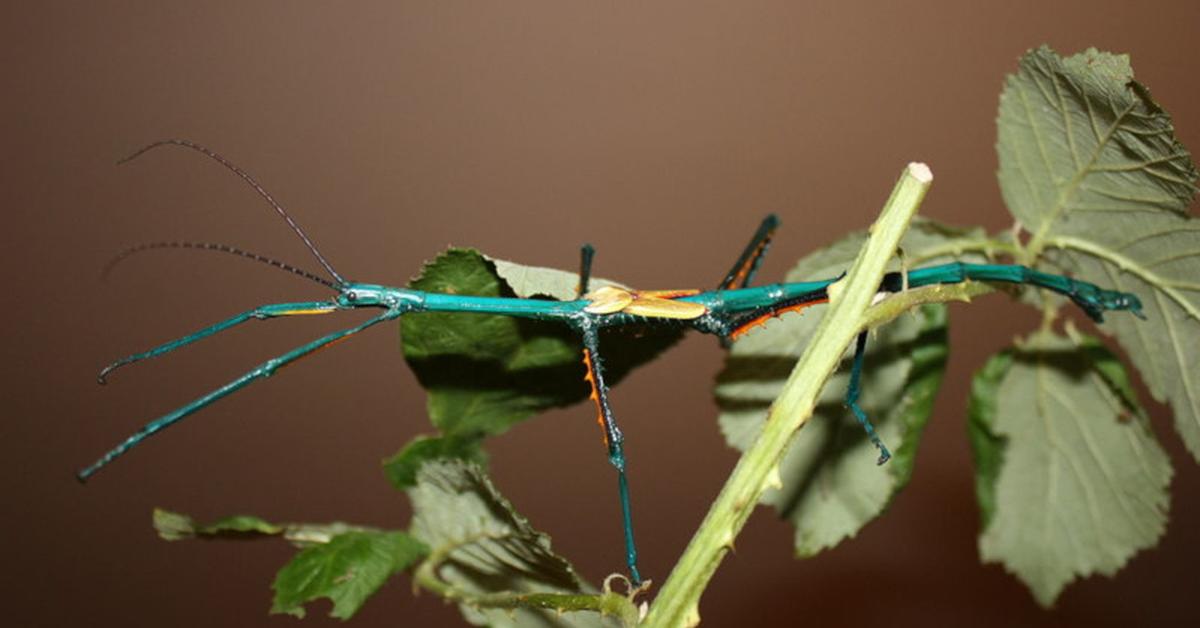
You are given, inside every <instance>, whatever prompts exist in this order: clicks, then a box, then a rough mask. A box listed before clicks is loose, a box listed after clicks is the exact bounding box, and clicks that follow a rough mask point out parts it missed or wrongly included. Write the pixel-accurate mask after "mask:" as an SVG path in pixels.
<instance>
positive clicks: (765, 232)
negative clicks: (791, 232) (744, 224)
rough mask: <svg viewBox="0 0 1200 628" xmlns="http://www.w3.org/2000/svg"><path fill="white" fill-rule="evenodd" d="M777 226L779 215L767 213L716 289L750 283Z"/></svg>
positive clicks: (726, 288)
mask: <svg viewBox="0 0 1200 628" xmlns="http://www.w3.org/2000/svg"><path fill="white" fill-rule="evenodd" d="M777 228H779V217H778V216H776V215H775V214H768V215H767V217H766V218H764V219H763V221H762V224H761V225H759V226H758V231H755V232H754V237H752V238H750V243H749V244H747V245H746V248H745V250H743V251H742V254H741V256H740V257H738V260H737V261H736V262H734V264H733V268H731V269H729V274H727V275H725V279H724V280H723V281H721V284H720V285H718V286H717V289H718V290H732V289H734V288H745V287H746V286H749V285H750V281H751V280H753V279H754V273H756V272H757V271H758V265H759V264H760V263H762V258H763V256H764V255H766V254H767V248H769V247H770V246H771V235H772V234H774V233H775V230H776V229H777ZM738 284H741V285H738Z"/></svg>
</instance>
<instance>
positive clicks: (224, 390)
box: [76, 309, 404, 482]
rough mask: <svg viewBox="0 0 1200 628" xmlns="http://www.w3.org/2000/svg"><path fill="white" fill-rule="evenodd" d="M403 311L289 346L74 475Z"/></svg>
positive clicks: (96, 467)
mask: <svg viewBox="0 0 1200 628" xmlns="http://www.w3.org/2000/svg"><path fill="white" fill-rule="evenodd" d="M403 313H404V310H400V309H389V310H387V311H385V312H384V313H383V314H380V315H379V316H376V317H374V318H372V319H369V320H367V321H365V322H363V323H361V324H359V325H355V326H354V327H350V328H347V329H342V330H340V331H336V332H333V333H331V334H328V335H326V336H322V337H320V338H318V339H316V340H313V341H311V342H309V343H307V344H304V345H302V346H300V347H297V348H295V349H292V350H291V351H288V352H287V353H284V354H283V355H280V356H278V357H275V358H271V359H270V360H267V361H266V362H263V363H262V364H260V365H258V366H257V367H255V368H254V369H253V370H251V371H249V372H247V373H244V374H242V375H241V376H240V377H238V378H237V379H234V380H233V381H231V382H229V383H228V384H225V385H224V386H222V387H220V388H218V389H216V390H214V391H212V392H210V393H208V394H206V395H204V396H203V397H200V398H198V399H196V400H194V401H192V402H191V403H188V404H187V405H184V406H181V407H179V408H176V409H175V410H172V411H171V412H168V413H167V414H164V415H163V416H161V417H159V418H157V419H155V420H153V421H151V422H150V423H147V424H146V425H145V426H143V427H142V429H140V430H138V431H136V432H134V433H133V434H132V435H131V436H129V437H128V438H126V439H125V440H124V441H122V442H121V443H120V444H119V445H117V446H116V447H114V448H112V449H110V450H109V451H108V453H105V454H104V455H103V456H101V457H100V458H99V459H98V460H97V461H96V462H94V463H92V465H91V466H89V467H87V468H86V469H83V470H82V471H80V472H79V473H78V474H76V475H77V477H78V478H79V480H80V481H81V482H82V481H86V480H87V479H88V478H89V477H91V476H92V475H93V474H95V473H96V472H97V471H99V470H100V469H102V468H103V467H104V466H105V465H107V464H108V463H110V462H112V461H113V460H116V459H117V458H119V457H120V456H121V455H123V454H124V453H125V452H127V451H129V450H130V449H133V448H134V447H136V446H137V445H138V444H139V443H141V442H142V441H144V440H145V439H146V438H149V437H150V436H153V435H154V434H156V433H158V432H159V431H161V430H163V429H165V428H167V427H170V426H171V425H173V424H175V423H176V422H178V421H180V420H182V419H184V418H185V417H187V416H188V415H190V414H192V413H193V412H196V411H197V410H200V409H202V408H204V407H206V406H208V405H209V404H211V403H212V402H214V401H216V400H218V399H220V398H222V397H225V396H226V395H229V394H231V393H234V392H237V391H238V390H240V389H242V388H243V387H245V386H246V385H247V384H250V383H251V382H253V381H255V380H258V379H262V378H265V377H269V376H270V375H271V374H272V373H274V372H275V371H276V370H278V369H280V368H282V367H284V366H286V365H288V364H290V363H292V362H295V361H297V360H299V359H301V358H304V357H306V356H309V355H311V354H312V353H313V352H315V351H317V350H318V349H321V348H323V347H325V346H327V345H330V344H332V343H334V342H337V341H338V340H342V339H344V338H346V337H349V336H351V335H353V334H357V333H358V332H360V331H362V330H364V329H366V328H368V327H370V326H372V325H375V324H377V323H381V322H383V321H388V320H392V319H394V318H397V317H399V316H400V315H401V314H403Z"/></svg>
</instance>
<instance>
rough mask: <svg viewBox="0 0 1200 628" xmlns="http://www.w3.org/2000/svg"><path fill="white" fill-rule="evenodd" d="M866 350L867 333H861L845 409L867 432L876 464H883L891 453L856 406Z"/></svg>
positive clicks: (864, 413) (847, 389) (855, 348)
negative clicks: (875, 450)
mask: <svg viewBox="0 0 1200 628" xmlns="http://www.w3.org/2000/svg"><path fill="white" fill-rule="evenodd" d="M866 349H867V332H866V331H862V332H859V334H858V339H857V340H856V341H855V343H854V365H853V366H852V367H850V385H849V386H847V387H846V407H848V408H850V411H851V412H853V413H854V416H856V417H858V422H859V424H861V425H862V427H863V429H864V430H866V432H867V437H868V438H870V439H871V443H872V444H874V445H875V447H877V448H879V459H878V460H876V461H875V463H876V464H883V463H885V462H887V461H888V460H889V459H890V458H891V457H892V452H890V451H888V448H887V446H886V445H884V444H883V441H882V440H880V439H879V436H878V435H876V434H875V426H874V425H871V419H869V418H867V413H866V412H863V409H862V408H860V407H859V405H858V394H859V386H860V384H861V380H862V369H863V356H864V355H865V354H866Z"/></svg>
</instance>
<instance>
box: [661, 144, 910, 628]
mask: <svg viewBox="0 0 1200 628" xmlns="http://www.w3.org/2000/svg"><path fill="white" fill-rule="evenodd" d="M932 181H933V176H932V174H931V173H930V172H929V169H928V168H927V167H926V166H925V165H924V164H909V165H908V167H907V168H905V170H904V172H903V173H902V174H901V176H900V180H899V181H898V182H897V183H896V187H895V188H894V189H893V190H892V195H891V197H890V198H888V201H887V203H886V204H885V205H884V208H883V211H882V213H881V214H880V216H879V218H878V220H876V222H875V224H874V225H873V226H872V227H871V237H870V239H869V240H868V241H867V243H866V244H865V245H864V246H863V248H862V250H861V251H859V254H858V258H857V259H856V260H855V261H854V265H853V266H852V267H851V269H850V272H849V274H848V275H847V276H846V278H845V279H843V280H842V281H839V282H838V283H837V284H834V285H833V286H830V290H829V292H830V307H829V308H828V310H826V313H825V316H824V318H822V319H821V323H820V325H819V326H818V328H817V331H816V334H815V335H814V336H813V340H812V342H810V343H809V345H808V348H807V349H806V350H805V352H804V355H802V356H801V357H800V361H799V362H797V363H796V367H795V368H794V369H793V370H792V374H791V376H790V377H789V378H788V381H787V384H786V385H785V386H784V389H783V392H782V393H781V394H780V396H779V398H778V399H776V400H775V403H774V404H773V405H772V406H771V410H770V413H769V415H768V416H767V421H766V423H765V425H764V426H763V430H762V433H761V434H759V436H758V439H757V440H756V441H755V442H754V444H753V445H752V446H751V447H750V448H749V449H748V450H746V453H744V454H743V455H742V457H741V459H740V460H739V461H738V463H737V466H736V467H735V468H734V470H733V473H732V475H730V477H729V480H728V481H727V482H726V483H725V486H724V488H722V489H721V493H720V494H719V495H718V496H717V499H716V501H715V502H713V505H712V507H711V508H710V509H709V511H708V515H706V516H705V518H704V521H703V522H702V523H701V524H700V528H699V529H698V530H697V531H696V534H695V536H693V537H692V540H691V542H690V543H689V544H688V547H687V549H686V550H684V553H683V556H681V557H680V559H679V562H678V563H677V564H676V565H675V568H674V570H672V571H671V574H670V576H669V577H668V578H667V581H666V584H664V585H663V588H662V591H661V592H660V593H659V595H658V597H657V598H655V600H654V603H653V604H652V605H651V607H650V613H649V615H648V616H647V618H646V622H645V625H646V626H656V627H668V626H670V627H674V626H694V625H696V624H698V623H700V611H699V603H700V596H701V595H702V594H703V592H704V589H705V587H706V586H707V584H708V582H709V580H710V579H711V578H712V576H713V574H714V573H715V572H716V570H717V566H718V565H720V563H721V559H722V558H723V557H724V556H725V553H726V552H727V551H729V550H730V549H731V548H732V547H733V541H734V539H735V538H736V537H737V535H738V533H739V532H740V531H741V529H742V526H744V525H745V523H746V520H747V519H748V518H749V517H750V512H751V511H752V510H754V507H755V505H757V504H758V501H759V498H761V497H762V494H763V492H764V491H766V489H767V488H770V487H772V486H779V485H780V480H779V462H780V460H781V459H782V458H783V455H784V453H785V452H786V451H787V448H788V445H789V444H790V443H791V439H792V435H793V434H795V432H796V430H798V429H800V428H801V427H802V426H803V425H804V424H805V422H807V421H808V419H809V417H811V416H812V413H813V409H814V407H815V405H816V401H817V396H818V395H819V394H820V392H821V389H822V388H823V387H824V386H825V381H826V380H827V379H828V378H829V376H830V375H831V374H832V373H833V371H834V369H835V368H837V365H838V363H839V362H840V361H841V359H842V356H843V355H844V354H845V351H846V347H847V346H848V345H849V344H850V342H851V340H853V339H854V337H855V335H856V334H858V332H859V330H860V329H861V328H862V324H863V313H864V312H865V311H866V310H867V308H868V307H869V306H870V305H871V300H872V299H873V298H874V296H875V292H876V290H877V289H878V287H879V282H880V279H881V278H882V277H883V273H884V269H885V267H886V265H887V262H888V260H889V259H891V257H892V255H893V254H894V253H895V252H896V248H897V246H898V245H899V243H900V238H901V236H903V235H904V232H905V230H906V229H907V228H908V223H909V221H910V220H911V219H912V217H913V215H914V214H915V213H916V210H917V207H918V206H919V205H920V204H921V200H922V199H923V198H924V197H925V193H926V191H927V190H928V189H929V186H930V184H931V183H932Z"/></svg>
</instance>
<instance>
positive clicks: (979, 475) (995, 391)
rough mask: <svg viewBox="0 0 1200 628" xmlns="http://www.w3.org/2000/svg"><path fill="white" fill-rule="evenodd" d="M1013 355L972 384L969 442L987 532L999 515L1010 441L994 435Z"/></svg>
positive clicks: (998, 359) (996, 359)
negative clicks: (1000, 482) (998, 497)
mask: <svg viewBox="0 0 1200 628" xmlns="http://www.w3.org/2000/svg"><path fill="white" fill-rule="evenodd" d="M1012 363H1013V355H1012V352H1011V351H1004V352H1001V353H998V354H996V355H994V356H992V357H991V359H989V360H988V361H987V363H985V364H984V365H983V368H981V369H979V372H977V373H975V378H974V379H973V380H972V381H971V400H970V403H969V405H968V407H967V416H968V417H969V418H968V421H967V438H968V439H969V440H970V442H971V453H972V454H974V458H975V498H976V500H977V501H978V502H979V513H980V518H981V519H982V522H983V525H982V526H981V527H982V528H983V529H985V530H986V529H987V527H988V526H989V525H991V522H992V518H993V517H994V516H995V514H996V478H998V477H1000V470H1001V469H1002V468H1004V447H1005V445H1006V444H1007V441H1006V440H1005V439H1004V438H1002V437H1001V436H999V435H998V434H996V433H995V432H993V431H992V429H991V426H993V425H995V424H996V406H997V405H998V404H999V403H1000V399H999V395H1000V382H1002V381H1004V378H1005V376H1007V375H1008V370H1009V369H1010V368H1012Z"/></svg>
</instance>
